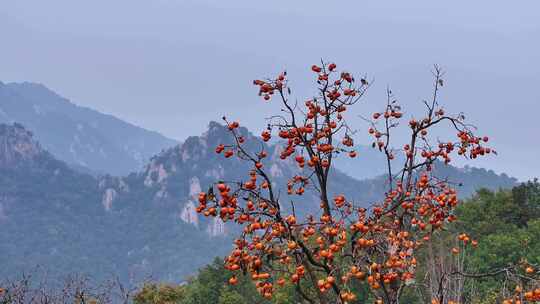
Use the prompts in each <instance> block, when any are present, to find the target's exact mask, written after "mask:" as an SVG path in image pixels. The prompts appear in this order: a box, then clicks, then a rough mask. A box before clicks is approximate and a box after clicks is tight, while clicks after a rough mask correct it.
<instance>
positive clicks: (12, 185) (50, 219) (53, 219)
mask: <svg viewBox="0 0 540 304" xmlns="http://www.w3.org/2000/svg"><path fill="white" fill-rule="evenodd" d="M239 132H241V134H242V135H243V136H244V137H245V138H246V142H247V143H246V145H247V148H248V149H250V148H252V149H257V150H258V149H260V148H261V147H263V148H264V149H265V150H267V151H268V154H269V157H268V158H267V159H265V160H264V161H263V164H264V166H265V168H267V169H268V171H269V172H270V175H271V176H272V178H273V180H274V182H275V186H276V187H277V189H283V190H284V189H286V183H287V180H288V178H290V177H291V176H293V175H294V174H295V173H296V172H297V171H296V170H297V169H296V166H294V164H293V163H292V162H293V161H292V160H291V161H281V160H279V149H280V148H279V145H266V144H259V143H255V142H254V141H253V135H252V134H251V133H249V131H248V130H247V129H245V128H240V129H239ZM220 143H224V144H228V143H231V138H230V136H229V134H228V130H227V128H226V127H225V126H223V125H221V124H219V123H215V122H211V123H210V124H209V128H208V131H207V132H205V133H204V134H202V135H201V136H192V137H189V138H188V139H187V140H186V141H185V142H184V143H183V144H180V145H176V146H174V147H172V148H169V149H165V150H163V151H162V152H161V153H159V154H157V155H155V156H154V157H152V158H151V159H150V161H149V162H148V163H147V165H146V166H144V168H143V169H142V170H140V171H138V172H133V173H130V174H128V175H125V176H112V175H105V176H102V177H99V178H96V177H93V176H91V175H89V174H84V173H81V172H79V171H77V170H74V169H72V168H71V167H70V166H68V165H67V164H66V163H65V162H63V161H59V160H57V159H55V158H54V157H53V156H52V154H50V153H49V152H47V151H46V150H45V149H44V148H42V147H41V146H40V144H39V143H38V142H37V141H36V140H35V139H34V138H33V136H32V133H31V132H30V131H27V130H26V129H24V127H23V126H22V125H20V124H13V125H0V228H1V229H0V260H2V261H7V262H4V265H5V266H4V267H1V268H0V277H2V276H6V275H9V274H16V273H20V272H21V271H22V270H27V269H28V268H29V267H33V266H34V265H46V267H48V268H49V269H51V271H52V272H59V273H68V272H73V271H77V272H83V273H89V274H91V275H92V276H93V277H95V278H102V279H103V278H108V277H109V276H110V275H111V274H118V275H120V276H121V277H122V278H123V279H125V280H132V281H138V280H141V279H142V278H144V277H145V276H146V275H152V276H153V278H155V279H159V280H165V281H181V280H184V279H185V278H186V276H188V275H189V274H191V273H193V272H194V271H195V270H196V269H197V268H198V267H200V266H202V265H204V264H206V263H209V262H210V261H211V260H212V258H214V257H215V256H219V255H224V254H225V253H226V252H227V251H228V250H229V249H230V248H231V243H230V241H231V239H232V237H234V236H235V235H236V232H237V230H236V229H238V227H236V226H234V225H233V224H223V223H222V222H220V221H219V220H215V219H208V218H204V217H202V216H200V215H199V214H197V213H196V212H195V207H196V204H197V203H196V196H197V195H198V193H199V192H200V191H201V189H208V187H209V186H210V185H211V183H213V182H215V181H217V180H245V179H246V178H247V175H246V173H247V172H248V171H247V170H248V169H249V165H248V164H247V163H246V162H242V161H240V160H238V159H235V158H232V159H224V158H223V156H221V155H217V154H216V153H215V152H214V149H215V147H216V146H217V145H218V144H220ZM250 143H251V144H250ZM261 145H262V146H261ZM448 168H449V169H440V170H450V171H448V172H447V173H448V174H449V175H451V174H454V175H455V176H453V177H454V178H455V179H456V180H461V181H466V182H467V183H468V184H467V187H468V188H465V189H463V190H464V191H462V192H463V193H464V194H467V195H470V194H471V193H472V191H474V189H478V188H480V187H482V186H488V187H490V188H499V187H511V186H513V185H514V184H515V180H513V179H511V178H508V177H503V176H497V175H491V174H487V175H486V174H485V170H480V171H478V172H477V171H474V170H473V171H463V170H458V169H455V168H452V167H448ZM441 172H443V171H441ZM443 173H444V172H443ZM332 175H333V176H332V182H331V184H330V185H329V187H330V189H331V190H332V191H333V193H344V194H346V196H347V197H348V198H351V199H353V200H354V201H355V202H357V204H359V205H364V206H367V205H368V204H369V203H372V202H374V201H376V200H378V199H380V197H381V195H382V194H383V193H384V191H385V184H384V179H383V178H375V179H370V180H362V181H358V180H356V179H354V178H352V177H350V176H348V175H346V174H344V173H342V172H340V171H337V170H335V171H333V173H332ZM486 179H488V180H486ZM465 191H466V193H465ZM283 192H284V191H282V194H281V196H282V200H281V201H282V202H283V208H290V205H289V204H288V203H287V202H288V198H287V196H286V194H283ZM295 201H296V204H295V210H296V212H297V213H299V214H300V215H301V214H306V213H308V212H309V213H317V212H319V210H320V209H319V208H318V202H319V199H318V198H317V197H316V196H314V195H311V194H307V193H306V195H304V196H303V197H302V198H301V199H299V200H297V199H296V197H295Z"/></svg>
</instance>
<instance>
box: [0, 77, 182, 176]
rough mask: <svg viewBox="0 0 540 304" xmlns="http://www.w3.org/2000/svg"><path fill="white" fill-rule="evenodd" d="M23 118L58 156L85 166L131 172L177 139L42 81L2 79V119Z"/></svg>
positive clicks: (84, 169)
mask: <svg viewBox="0 0 540 304" xmlns="http://www.w3.org/2000/svg"><path fill="white" fill-rule="evenodd" d="M13 122H18V123H21V124H22V125H24V126H25V127H26V128H28V129H29V130H31V131H32V132H34V133H35V137H36V139H37V140H39V141H40V143H41V144H42V145H43V147H44V148H45V149H46V150H48V151H49V152H50V153H52V154H53V155H54V156H55V157H57V158H58V159H61V160H63V161H65V162H67V163H68V164H71V165H73V166H74V167H75V168H80V169H81V170H83V171H87V172H91V171H97V172H105V173H111V174H116V175H123V174H128V173H129V172H132V171H134V170H138V169H140V168H142V166H143V165H144V164H145V163H146V162H147V161H148V159H149V158H150V157H151V156H153V155H154V154H156V153H158V152H160V151H161V150H162V149H164V148H169V147H171V146H174V145H176V144H178V142H176V141H175V140H172V139H169V138H166V137H164V136H162V135H160V134H159V133H156V132H152V131H148V130H145V129H143V128H140V127H137V126H134V125H132V124H129V123H126V122H124V121H122V120H120V119H118V118H116V117H113V116H110V115H105V114H102V113H100V112H97V111H94V110H91V109H88V108H85V107H80V106H77V105H75V104H73V103H71V102H70V101H69V100H67V99H65V98H63V97H61V96H59V95H58V94H56V93H55V92H53V91H51V90H49V89H48V88H46V87H45V86H43V85H41V84H35V83H28V82H25V83H8V84H4V83H2V82H0V123H13Z"/></svg>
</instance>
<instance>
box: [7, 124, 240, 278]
mask: <svg viewBox="0 0 540 304" xmlns="http://www.w3.org/2000/svg"><path fill="white" fill-rule="evenodd" d="M111 184H116V185H119V186H118V189H122V190H119V191H124V192H128V191H130V190H129V186H128V184H126V183H124V182H123V179H122V178H112V177H105V178H101V179H96V178H94V177H92V176H91V175H87V174H82V173H79V172H78V171H75V170H73V169H71V168H70V167H69V166H68V165H67V164H66V163H64V162H62V161H58V160H56V159H55V158H54V157H53V156H52V155H51V154H50V153H48V152H47V151H45V150H44V149H43V148H42V147H41V146H40V145H39V144H38V143H37V142H36V141H35V140H34V139H33V138H32V134H31V132H29V131H27V130H25V129H24V128H23V127H22V126H21V125H10V126H7V125H1V124H0V227H1V229H0V260H2V261H3V267H1V268H0V277H7V276H9V275H15V274H20V273H21V272H22V271H31V270H32V269H33V268H34V267H36V266H38V265H39V266H41V267H45V268H46V269H47V270H48V271H50V273H51V274H54V275H59V274H68V273H73V272H81V273H86V274H89V275H91V276H92V277H94V278H96V279H98V280H100V279H108V278H111V276H112V275H119V276H120V277H121V278H122V279H123V280H133V281H139V280H142V279H144V278H145V277H146V276H147V275H152V276H154V277H156V278H159V279H164V280H169V281H181V280H183V279H185V278H186V277H187V276H188V275H189V274H191V273H194V272H195V271H196V270H197V268H198V267H201V266H203V265H205V264H206V263H208V262H209V261H210V260H211V259H212V258H213V257H214V256H216V255H221V254H224V253H225V252H226V250H227V249H228V248H229V246H230V245H229V244H230V242H229V240H228V239H226V238H224V237H220V238H212V237H210V236H209V235H208V234H207V233H206V232H205V231H204V230H199V229H197V228H195V227H193V226H192V225H189V224H186V223H185V222H183V221H181V220H179V216H178V211H179V210H178V205H174V206H171V205H168V204H165V203H157V202H156V201H155V200H154V193H153V190H152V189H150V188H145V187H143V188H141V189H138V191H136V192H135V193H136V195H137V197H136V199H133V198H134V197H133V196H131V197H129V200H126V201H124V202H123V203H125V205H123V206H122V205H120V206H118V205H115V206H114V210H113V209H112V207H113V206H112V205H108V204H109V203H110V204H112V201H113V198H114V196H116V194H112V192H111V190H110V189H109V188H106V187H108V186H109V185H111ZM108 189H109V190H108ZM145 190H146V191H145ZM116 203H117V202H115V204H116ZM120 203H122V201H120V202H118V204H120Z"/></svg>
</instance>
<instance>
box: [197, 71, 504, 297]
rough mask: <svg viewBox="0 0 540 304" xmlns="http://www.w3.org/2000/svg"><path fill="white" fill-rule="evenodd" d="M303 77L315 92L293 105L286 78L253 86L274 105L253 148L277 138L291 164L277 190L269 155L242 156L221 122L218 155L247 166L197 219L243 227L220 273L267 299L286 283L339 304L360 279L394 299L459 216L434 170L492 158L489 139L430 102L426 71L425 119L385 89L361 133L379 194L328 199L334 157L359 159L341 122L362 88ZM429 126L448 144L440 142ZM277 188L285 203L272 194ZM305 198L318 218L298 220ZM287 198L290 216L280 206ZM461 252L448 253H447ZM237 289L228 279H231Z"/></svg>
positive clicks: (328, 75)
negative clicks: (382, 185) (456, 160)
mask: <svg viewBox="0 0 540 304" xmlns="http://www.w3.org/2000/svg"><path fill="white" fill-rule="evenodd" d="M311 70H312V72H313V75H314V81H315V87H316V94H315V96H313V97H311V98H308V99H307V100H305V102H301V103H298V102H296V101H295V99H293V98H292V96H291V90H290V89H289V80H288V78H287V74H286V73H281V74H279V75H278V76H277V77H275V78H270V79H264V80H255V81H254V82H253V83H254V85H256V86H257V87H258V90H259V95H260V96H261V98H262V100H263V101H266V102H277V103H279V104H280V105H281V108H282V111H281V113H279V114H278V115H275V116H271V117H270V118H269V120H268V128H267V129H266V130H264V131H263V132H262V134H261V140H262V141H263V142H267V141H269V140H270V139H271V138H272V137H273V136H277V137H279V138H280V139H281V141H280V142H279V143H278V145H280V146H281V148H280V150H279V151H280V154H279V158H280V159H281V160H283V161H286V160H288V159H292V160H293V161H292V163H294V165H295V166H297V170H295V172H296V174H295V175H294V176H290V177H289V181H288V184H287V189H276V187H277V186H276V185H277V184H276V183H273V181H272V175H271V174H269V172H268V171H267V168H266V167H265V166H264V165H263V160H264V159H265V158H267V157H268V152H267V151H265V148H264V147H265V145H261V149H260V150H258V151H251V150H249V149H247V148H246V147H247V145H246V141H247V139H246V138H244V137H243V136H242V135H241V134H240V132H239V130H238V127H239V123H238V122H236V121H229V120H228V119H226V118H224V120H225V122H226V124H227V126H228V129H229V131H230V134H231V138H232V144H226V143H223V144H220V145H219V146H218V147H216V152H217V153H220V154H223V155H224V156H225V157H226V158H230V157H238V158H239V159H241V160H243V161H246V162H249V163H251V164H252V169H251V170H249V172H246V178H245V180H243V181H233V182H222V181H219V182H216V183H215V184H214V187H213V188H212V190H211V191H209V192H202V193H200V195H199V203H200V204H199V206H198V208H197V211H198V212H200V213H202V214H204V215H205V216H209V217H219V218H220V219H222V220H223V221H225V222H229V221H230V222H235V223H236V224H238V225H240V227H241V228H242V229H241V233H240V235H239V237H238V238H237V239H236V240H235V242H234V249H233V250H232V252H231V253H230V255H229V256H228V257H226V259H225V263H226V268H227V269H228V270H230V271H232V272H234V273H237V274H238V275H240V273H242V272H243V273H245V274H249V275H250V276H251V278H252V280H253V281H254V282H255V284H256V287H257V289H258V291H259V292H260V293H261V295H262V296H264V297H265V298H268V299H270V298H272V295H273V293H274V291H275V290H276V289H277V288H280V287H282V286H284V285H286V284H293V285H295V286H296V290H297V292H298V293H299V294H300V295H301V296H302V298H303V299H304V300H305V301H306V302H308V303H348V302H354V301H355V299H356V298H357V296H358V295H357V294H356V293H355V292H354V291H353V288H352V286H353V285H354V284H358V282H364V284H368V285H369V290H370V292H371V293H372V295H373V298H375V299H376V303H392V304H394V303H399V299H400V297H401V295H402V294H403V292H404V290H405V289H406V288H407V287H408V286H412V285H414V284H415V280H416V269H417V263H418V260H417V256H416V255H417V252H418V251H419V250H420V249H421V248H422V246H425V244H426V243H428V242H430V239H431V237H432V235H433V234H434V233H436V232H437V231H439V230H441V229H443V228H444V227H445V225H447V224H448V223H450V222H453V221H455V220H456V216H455V215H454V212H453V211H454V208H455V207H456V205H457V204H458V203H459V201H460V200H459V197H458V192H457V190H456V189H455V188H454V187H453V184H452V183H451V182H450V181H447V180H446V179H443V178H440V177H437V176H436V174H435V173H434V170H433V166H434V164H435V162H438V161H440V162H441V163H445V164H448V163H450V162H451V160H452V158H453V157H464V158H469V159H475V158H478V157H482V156H486V155H489V154H492V153H494V151H493V150H492V149H491V148H490V147H489V146H488V137H485V136H478V135H477V134H475V128H474V127H472V126H471V125H469V124H467V123H466V122H465V119H464V116H463V115H462V114H457V115H451V114H447V113H446V111H445V110H444V108H443V107H442V105H441V104H440V103H439V98H438V93H439V90H440V89H441V87H442V86H443V79H442V76H443V73H442V72H441V70H440V69H439V68H438V67H435V69H434V78H435V79H434V89H433V96H432V98H431V99H430V100H429V101H425V102H424V103H425V112H424V113H422V115H420V116H417V117H414V116H412V115H410V114H407V115H405V113H404V111H403V110H402V107H401V106H400V105H399V104H398V102H397V101H396V100H395V99H393V97H392V95H391V92H390V91H388V98H387V100H386V102H385V104H384V105H383V106H382V109H381V111H380V112H377V113H373V114H372V115H370V116H371V117H370V118H369V119H368V121H369V127H368V129H367V133H366V134H367V136H369V137H370V138H371V139H372V142H373V146H374V148H376V149H378V150H379V151H380V152H381V153H383V154H384V155H385V156H386V166H387V168H386V169H387V191H386V192H385V193H381V197H382V199H381V201H378V202H373V203H372V204H370V205H363V206H361V205H360V204H359V202H353V201H352V200H350V199H349V198H347V197H346V195H345V194H338V195H335V196H331V195H330V193H331V191H330V189H329V188H328V185H329V179H331V177H332V175H331V174H330V172H331V170H332V167H333V162H334V160H335V158H336V157H351V158H356V157H358V158H361V156H359V155H357V152H356V151H355V150H354V139H353V135H354V133H355V132H354V130H352V128H351V127H349V124H347V119H346V116H347V111H348V110H349V109H350V108H351V107H353V106H355V104H357V103H358V102H359V101H360V100H361V99H362V97H363V96H364V94H365V92H366V91H367V89H368V88H369V86H370V83H369V82H368V81H367V80H366V79H364V78H361V79H355V78H354V77H353V75H352V74H350V73H348V72H346V71H338V69H337V66H336V64H334V63H329V64H328V63H324V62H322V63H321V65H313V66H312V67H311ZM406 116H408V119H406V118H405V117H406ZM400 128H401V129H404V130H403V131H399V132H400V134H402V133H401V132H407V134H408V135H407V138H406V139H405V141H404V143H403V144H401V143H400V146H394V145H395V143H398V142H399V141H397V140H396V136H397V135H395V133H396V131H397V129H400ZM438 128H443V131H445V132H444V133H450V134H452V133H455V134H456V136H455V137H453V138H449V139H444V140H443V139H440V138H437V137H436V136H435V135H434V133H436V131H435V129H438ZM445 129H446V130H445ZM448 131H450V132H448ZM399 139H400V141H403V140H404V138H403V136H400V137H399ZM398 154H402V156H403V157H397V156H398ZM399 159H401V160H403V161H400V160H399ZM398 162H399V163H398ZM214 188H215V190H214ZM281 190H286V193H287V195H286V196H281V195H280V193H282V191H281ZM306 191H310V192H313V193H315V194H316V196H317V197H318V201H315V202H313V204H315V205H317V206H318V207H319V208H318V209H319V211H318V212H316V213H314V214H309V215H307V216H302V217H300V216H297V214H296V212H295V208H294V206H295V203H294V200H295V197H297V196H302V195H304V193H305V192H306ZM289 201H292V206H293V208H286V207H285V206H286V205H287V204H288V203H289ZM459 240H460V241H461V242H462V244H463V245H466V246H475V244H476V241H475V240H472V239H471V238H470V237H469V236H468V235H467V234H461V235H460V236H459ZM458 250H460V249H458V248H457V247H456V248H454V251H456V252H455V253H456V254H457V253H458ZM454 275H455V274H454ZM441 276H445V275H442V274H441ZM236 282H237V277H236V275H235V276H233V277H232V278H231V280H230V283H231V284H235V283H236ZM445 295H446V294H445V293H441V294H440V295H436V297H435V295H434V298H433V301H434V302H433V303H439V304H443V303H452V301H455V302H454V303H457V301H459V299H448V298H444V296H445Z"/></svg>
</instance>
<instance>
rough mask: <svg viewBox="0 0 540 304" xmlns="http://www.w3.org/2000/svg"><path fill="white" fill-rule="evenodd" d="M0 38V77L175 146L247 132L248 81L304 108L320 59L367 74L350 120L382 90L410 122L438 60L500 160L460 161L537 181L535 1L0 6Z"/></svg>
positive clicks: (255, 116)
mask: <svg viewBox="0 0 540 304" xmlns="http://www.w3.org/2000/svg"><path fill="white" fill-rule="evenodd" d="M0 41H1V42H0V80H1V81H3V82H11V81H17V82H18V81H33V82H40V83H43V84H45V85H46V86H48V87H50V88H51V89H53V90H55V91H56V92H58V93H59V94H60V95H63V96H65V97H67V98H69V99H71V100H72V101H73V102H75V103H77V104H80V105H84V106H88V107H91V108H95V109H97V110H100V111H102V112H105V113H110V114H113V115H115V116H118V117H120V118H122V119H125V120H127V121H130V122H132V123H135V124H137V125H140V126H142V127H145V128H148V129H152V130H157V131H160V132H162V133H163V134H165V135H167V136H170V137H174V138H177V139H183V138H185V137H186V136H189V135H196V134H199V133H200V132H202V131H203V130H204V129H205V128H206V125H207V123H208V121H210V120H219V118H220V117H221V116H222V115H224V114H225V115H227V116H230V117H231V118H242V122H244V124H246V125H248V126H249V127H252V128H254V129H257V132H258V129H259V128H261V127H262V126H263V125H264V119H263V118H264V117H266V116H268V115H269V113H272V112H271V110H272V107H273V106H272V105H266V104H263V103H262V102H261V101H260V100H259V99H258V98H257V96H256V90H255V88H253V87H252V85H251V81H252V79H254V78H258V77H263V76H270V75H274V74H276V73H277V72H278V71H280V70H282V69H287V70H288V72H289V75H290V78H291V80H292V81H293V88H295V92H297V93H298V94H299V95H298V98H299V99H303V97H305V96H306V95H307V96H309V95H310V94H311V93H312V91H311V90H310V89H309V88H310V87H309V86H308V84H309V82H308V81H307V79H309V77H311V76H312V75H311V74H310V73H309V72H308V69H309V66H311V64H313V63H316V62H318V61H319V60H320V59H321V58H324V59H326V60H328V61H335V62H336V63H337V64H338V66H340V67H345V68H347V69H348V70H350V71H351V72H353V73H356V74H360V75H368V76H369V78H373V79H375V83H374V86H373V87H372V88H371V90H370V92H369V94H368V95H367V97H366V99H365V100H364V103H363V104H361V105H360V106H359V107H358V108H357V113H366V112H368V111H372V110H373V109H377V108H378V107H380V106H381V105H382V102H383V101H384V94H385V88H386V86H387V85H389V86H390V87H391V88H392V89H393V91H394V92H395V94H396V96H397V97H398V98H399V100H400V101H401V103H402V105H403V106H405V108H406V112H407V115H413V113H414V112H415V111H417V110H419V109H420V106H421V100H422V98H428V97H429V95H430V94H431V91H430V90H431V74H430V68H431V66H432V64H434V63H437V64H439V65H441V66H442V67H444V69H445V70H446V73H447V76H446V86H445V89H444V91H443V95H442V98H443V99H444V101H445V105H446V108H447V109H448V110H449V111H464V112H465V113H466V114H467V117H468V119H469V120H470V121H471V122H474V123H475V124H476V125H478V126H479V127H480V131H481V133H482V134H489V135H490V136H491V138H492V139H493V140H492V143H493V145H494V146H495V147H496V149H497V150H498V151H499V152H500V155H499V156H498V157H496V158H492V159H489V160H485V161H482V162H476V163H471V164H473V165H479V166H484V167H490V168H493V169H494V170H495V171H496V172H507V173H509V174H510V175H513V176H516V177H518V178H520V179H526V178H531V177H533V176H540V161H539V157H540V134H539V133H540V126H539V122H538V117H539V113H540V93H539V91H538V89H537V88H538V86H539V85H540V1H538V0H530V1H497V0H491V1H483V0H482V1H480V0H476V1H470V0H469V1H461V0H460V1H433V0H431V1H417V0H414V1H412V0H410V1H364V0H354V1H315V0H309V1H300V0H288V1H285V0H283V1H281V0H277V1H276V0H275V1H253V0H251V1H232V0H229V1H223V0H219V1H209V0H197V1H181V0H147V1H139V0H92V1H73V0H47V1H43V0H33V1H29V0H0ZM357 125H358V127H363V125H362V123H361V122H360V120H358V124H357ZM365 138H366V137H363V136H361V137H360V138H359V140H360V141H362V140H364V139H365Z"/></svg>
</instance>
